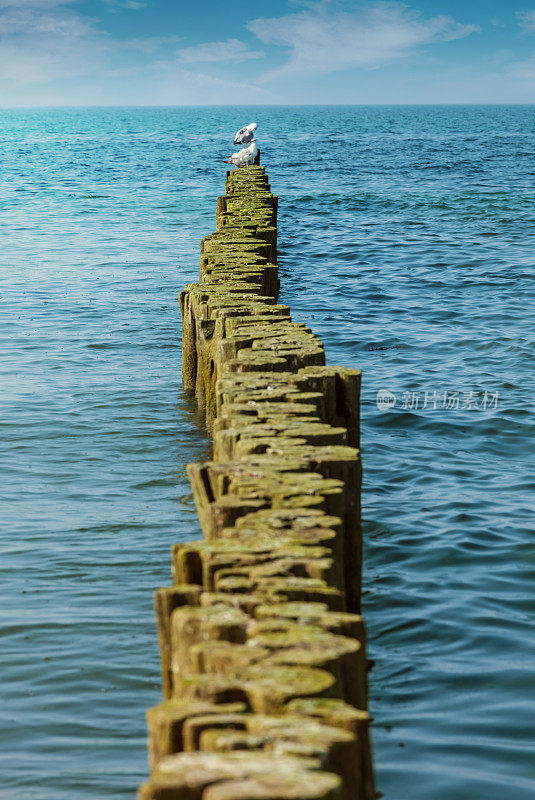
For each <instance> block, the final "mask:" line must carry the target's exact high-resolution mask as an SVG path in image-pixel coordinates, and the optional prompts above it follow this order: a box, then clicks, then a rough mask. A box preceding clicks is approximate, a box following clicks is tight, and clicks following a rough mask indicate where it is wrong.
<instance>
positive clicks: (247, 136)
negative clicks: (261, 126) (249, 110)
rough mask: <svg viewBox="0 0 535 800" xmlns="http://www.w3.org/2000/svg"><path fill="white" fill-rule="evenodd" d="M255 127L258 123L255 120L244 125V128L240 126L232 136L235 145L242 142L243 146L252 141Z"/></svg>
mask: <svg viewBox="0 0 535 800" xmlns="http://www.w3.org/2000/svg"><path fill="white" fill-rule="evenodd" d="M257 127H258V125H257V124H256V122H251V124H250V125H245V127H244V128H240V130H239V131H238V133H237V134H236V136H235V137H234V144H235V145H238V144H242V145H243V146H244V147H245V145H246V144H249V142H252V141H253V139H254V133H253V131H255V130H256V129H257Z"/></svg>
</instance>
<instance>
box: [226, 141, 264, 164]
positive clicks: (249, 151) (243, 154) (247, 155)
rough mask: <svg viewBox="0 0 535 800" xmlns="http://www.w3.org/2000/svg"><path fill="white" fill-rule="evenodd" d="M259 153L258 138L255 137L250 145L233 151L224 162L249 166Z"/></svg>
mask: <svg viewBox="0 0 535 800" xmlns="http://www.w3.org/2000/svg"><path fill="white" fill-rule="evenodd" d="M257 153H258V147H257V146H256V140H255V139H253V140H252V142H251V144H250V145H249V147H245V146H244V147H243V148H242V149H241V150H238V152H237V153H233V154H232V155H231V156H229V157H228V158H226V159H225V160H224V161H223V164H233V165H234V166H235V167H247V166H248V165H249V164H250V163H251V162H253V161H254V160H255V158H256V154H257Z"/></svg>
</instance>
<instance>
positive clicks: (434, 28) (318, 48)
mask: <svg viewBox="0 0 535 800" xmlns="http://www.w3.org/2000/svg"><path fill="white" fill-rule="evenodd" d="M247 27H248V28H249V30H250V31H251V32H252V33H254V34H255V36H257V37H258V38H259V39H260V41H262V42H264V43H265V44H274V45H278V46H281V47H287V48H289V49H290V57H289V59H288V61H287V62H286V64H284V65H283V66H282V67H280V68H278V69H275V70H272V71H270V72H268V73H267V74H266V75H265V76H264V80H271V79H275V78H281V77H287V76H290V75H319V74H326V73H330V72H336V71H339V70H346V69H351V68H353V67H377V66H380V65H382V64H384V63H386V62H388V61H392V60H394V59H397V58H401V57H402V56H405V55H407V54H409V53H410V52H411V51H413V50H414V49H415V48H418V47H420V46H422V45H426V44H431V43H434V42H444V41H451V40H453V39H461V38H462V37H464V36H468V35H469V34H471V33H473V32H474V31H477V30H479V28H478V27H477V26H475V25H461V24H459V23H457V22H455V21H454V20H453V19H451V18H450V17H447V16H438V17H432V18H429V19H425V18H423V17H422V16H421V15H420V14H418V13H417V12H413V11H411V10H410V9H409V8H408V7H407V6H405V5H403V4H402V3H382V2H380V3H374V4H372V5H368V6H365V7H363V8H362V9H360V10H359V11H355V12H331V13H329V6H325V5H324V6H322V7H318V8H316V9H315V10H307V11H302V12H299V13H296V14H288V15H286V16H284V17H279V18H276V19H256V20H253V21H252V22H250V23H249V24H248V25H247Z"/></svg>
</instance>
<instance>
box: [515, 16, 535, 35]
mask: <svg viewBox="0 0 535 800" xmlns="http://www.w3.org/2000/svg"><path fill="white" fill-rule="evenodd" d="M516 16H517V19H518V23H519V25H520V26H521V27H522V28H523V29H524V30H525V31H535V11H517V12H516Z"/></svg>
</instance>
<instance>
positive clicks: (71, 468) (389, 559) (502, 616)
mask: <svg viewBox="0 0 535 800" xmlns="http://www.w3.org/2000/svg"><path fill="white" fill-rule="evenodd" d="M250 119H255V121H256V122H258V125H259V128H258V133H259V139H260V145H261V149H262V151H263V163H265V164H266V165H267V167H268V171H269V175H270V179H271V182H272V186H273V189H274V191H275V192H276V193H277V194H278V195H279V197H280V241H281V264H282V267H281V271H282V282H283V294H282V298H281V299H282V300H283V301H284V302H288V303H289V304H290V305H291V307H292V309H293V316H294V319H295V320H298V321H302V320H303V321H304V320H306V321H308V322H310V324H311V325H312V326H313V328H314V330H315V331H316V332H317V333H318V334H319V335H320V336H321V337H322V339H323V341H324V342H325V344H326V347H327V353H328V358H329V361H330V363H340V364H345V365H347V366H357V367H361V368H362V369H363V371H364V394H363V403H362V414H363V458H364V463H365V486H364V498H363V499H364V513H365V518H366V565H365V576H364V580H365V613H366V620H367V624H368V629H369V635H370V656H371V658H373V659H374V660H375V667H374V669H373V671H372V673H371V706H372V711H373V715H374V717H375V727H374V745H375V757H376V765H377V773H378V783H379V788H380V790H381V791H382V792H383V793H384V795H385V797H386V798H387V800H409V798H410V800H468V799H470V800H503V797H504V796H506V797H507V798H508V800H528V798H532V797H533V795H534V793H535V777H534V769H533V763H534V761H535V752H534V750H535V747H534V737H533V719H534V717H535V686H534V679H533V674H534V668H535V657H534V636H533V627H532V619H533V617H532V611H533V600H532V596H533V582H534V578H535V550H534V546H533V527H534V526H533V520H532V514H533V510H534V508H533V507H534V501H533V497H534V493H533V489H534V479H533V473H534V466H535V465H534V463H533V461H534V458H533V452H534V447H533V434H534V393H535V382H534V377H535V369H534V360H533V346H534V338H535V336H534V333H533V306H534V301H535V288H534V274H535V270H534V266H533V264H534V259H535V256H534V253H535V111H534V109H533V108H529V107H511V108H499V107H498V108H484V107H478V108H475V107H474V108H470V107H459V108H432V107H427V108H386V107H384V108H378V107H376V108H359V107H357V108H350V107H343V108H329V109H327V108H326V109H318V108H283V109H275V108H269V109H255V110H254V111H252V110H250V109H249V110H246V109H145V110H137V109H108V110H105V109H102V110H95V109H93V110H46V111H2V112H0V158H1V163H2V171H1V173H0V187H1V188H0V209H1V213H2V228H3V236H2V244H3V246H2V265H3V266H2V270H1V291H2V306H3V311H4V313H3V314H2V321H1V323H0V341H1V345H0V347H1V366H0V369H1V384H0V386H1V396H2V404H3V414H2V431H1V433H2V456H3V467H2V494H3V502H2V511H1V517H0V518H1V522H2V538H1V545H2V559H1V564H0V569H1V593H2V596H1V598H0V601H1V607H2V612H1V613H2V621H3V638H2V659H1V660H2V675H1V683H2V692H3V701H2V705H1V712H2V719H1V751H2V756H1V760H2V763H1V772H2V775H3V780H2V786H1V788H0V796H1V797H2V798H4V797H5V798H6V800H7V799H8V798H14V797H17V798H18V800H26V799H28V800H102V799H103V798H107V797H110V798H111V797H117V798H132V797H133V796H134V793H135V787H136V786H137V785H138V784H139V782H140V781H141V780H142V779H143V777H144V776H145V774H146V749H145V731H144V712H145V709H146V708H147V707H149V706H150V705H154V704H155V703H156V702H158V699H159V686H160V684H159V674H158V663H157V652H156V639H155V626H154V622H153V615H152V590H153V589H154V588H155V587H156V586H159V585H163V584H166V583H168V582H169V580H170V570H169V548H170V545H171V544H172V543H173V542H175V541H178V540H180V539H188V538H191V537H194V536H198V535H199V529H198V524H197V520H196V516H195V514H194V513H193V509H192V506H191V498H190V497H189V486H188V484H187V479H186V476H185V464H187V463H188V462H189V461H192V460H198V459H201V458H204V457H206V456H207V455H208V453H209V445H208V443H207V441H206V438H205V436H204V434H203V432H202V430H200V429H199V427H198V425H197V421H196V418H195V415H194V412H193V410H192V408H191V406H190V405H189V404H188V402H187V401H186V400H185V398H184V397H183V395H182V394H181V390H180V326H179V314H178V304H177V296H178V291H179V289H180V288H181V287H182V286H183V284H184V283H186V282H188V281H192V280H195V277H196V271H197V263H198V252H199V240H200V238H201V236H202V235H204V234H205V233H207V232H210V231H211V230H213V228H214V224H215V197H216V196H217V194H220V193H221V192H222V189H223V180H224V172H225V167H224V165H223V164H220V163H218V160H219V159H220V158H222V157H224V156H225V155H226V154H227V153H228V152H230V151H231V148H232V144H231V139H232V134H233V132H234V130H235V129H236V128H237V127H238V126H239V125H240V124H242V123H243V122H249V121H250ZM383 390H384V391H385V392H390V393H392V394H393V395H395V404H394V405H393V407H391V408H390V409H380V408H378V406H377V402H376V398H377V393H378V392H380V391H383ZM444 393H446V397H445V396H444ZM455 393H458V394H455ZM388 396H389V397H391V395H388ZM390 402H394V401H393V400H392V398H391V400H390ZM457 402H458V406H459V407H458V408H457V407H456V405H457ZM435 406H436V407H435Z"/></svg>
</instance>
